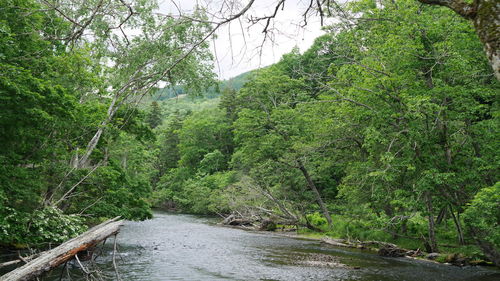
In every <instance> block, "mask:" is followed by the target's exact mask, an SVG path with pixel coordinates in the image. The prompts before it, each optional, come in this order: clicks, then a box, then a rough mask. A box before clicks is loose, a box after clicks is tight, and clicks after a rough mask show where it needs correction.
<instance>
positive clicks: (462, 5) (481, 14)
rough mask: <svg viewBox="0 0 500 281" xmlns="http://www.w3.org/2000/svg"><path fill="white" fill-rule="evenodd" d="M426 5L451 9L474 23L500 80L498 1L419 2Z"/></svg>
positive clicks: (449, 0) (436, 0)
mask: <svg viewBox="0 0 500 281" xmlns="http://www.w3.org/2000/svg"><path fill="white" fill-rule="evenodd" d="M418 1H419V2H421V3H424V4H430V5H438V6H443V7H447V8H450V9H451V10H453V11H454V12H455V13H457V14H459V15H460V16H462V17H464V18H466V19H468V20H470V21H472V23H473V24H474V28H475V29H476V33H477V35H478V36H479V40H481V43H482V44H483V47H484V51H485V53H486V56H487V57H488V60H489V63H490V65H491V67H492V68H493V73H494V74H495V77H496V78H497V79H498V80H500V5H499V4H498V0H474V2H473V3H471V4H469V3H466V2H465V1H463V0H418Z"/></svg>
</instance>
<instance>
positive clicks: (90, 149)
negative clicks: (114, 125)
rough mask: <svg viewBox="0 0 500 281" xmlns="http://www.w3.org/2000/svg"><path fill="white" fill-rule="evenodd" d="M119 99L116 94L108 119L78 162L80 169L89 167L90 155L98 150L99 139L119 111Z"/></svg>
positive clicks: (102, 123)
mask: <svg viewBox="0 0 500 281" xmlns="http://www.w3.org/2000/svg"><path fill="white" fill-rule="evenodd" d="M118 97H119V94H115V95H114V96H113V100H112V101H111V104H110V105H109V107H108V113H107V116H106V119H104V120H103V121H102V122H101V124H100V126H99V128H97V131H96V133H95V134H94V136H93V137H92V139H91V140H90V141H89V143H88V144H87V148H86V149H85V153H84V154H83V155H82V158H80V161H79V162H78V167H79V168H82V167H85V166H86V165H87V161H88V159H89V157H90V155H91V154H92V152H93V151H94V149H95V148H96V146H97V144H98V143H99V139H101V136H102V133H103V132H104V129H105V128H106V126H107V125H108V124H109V122H111V120H112V119H113V117H114V115H115V113H116V111H117V110H118V105H117V104H116V103H117V101H118Z"/></svg>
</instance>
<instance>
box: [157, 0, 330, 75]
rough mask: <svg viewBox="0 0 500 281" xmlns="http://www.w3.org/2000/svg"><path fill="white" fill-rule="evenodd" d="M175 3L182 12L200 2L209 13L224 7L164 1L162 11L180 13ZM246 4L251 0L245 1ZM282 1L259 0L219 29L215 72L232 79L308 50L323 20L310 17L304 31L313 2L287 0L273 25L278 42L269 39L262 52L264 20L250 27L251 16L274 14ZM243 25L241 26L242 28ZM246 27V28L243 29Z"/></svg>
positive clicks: (217, 1) (213, 3)
mask: <svg viewBox="0 0 500 281" xmlns="http://www.w3.org/2000/svg"><path fill="white" fill-rule="evenodd" d="M173 1H175V3H176V4H177V6H178V7H180V9H181V10H184V11H189V10H192V8H193V7H194V5H195V4H196V3H197V2H198V3H200V4H201V5H204V7H208V10H209V11H210V10H213V11H216V10H217V9H218V8H219V7H220V0H211V1H210V0H203V1H202V0H198V1H197V0H182V1H181V0H160V12H161V13H165V14H168V13H171V14H178V11H177V8H176V7H175V5H173V4H172V2H173ZM241 2H243V4H242V5H246V3H247V2H248V1H247V0H243V1H241ZM277 2H278V1H275V0H272V1H266V0H256V1H255V3H254V5H253V7H252V8H251V10H250V11H248V12H247V14H246V15H245V16H244V17H242V18H240V21H239V22H238V21H234V22H232V23H231V24H229V25H226V26H224V27H222V28H221V29H219V31H218V32H217V38H216V39H215V40H212V42H211V45H212V51H213V53H214V54H216V58H217V61H216V63H215V69H214V70H215V72H216V73H217V74H218V76H219V78H221V79H228V78H231V77H234V76H236V75H238V74H240V73H243V72H246V71H249V70H252V69H256V68H259V67H264V66H268V65H270V64H273V63H275V62H277V61H278V60H279V59H280V58H281V56H282V55H283V54H286V53H288V52H290V51H291V50H292V48H293V47H294V46H298V47H299V49H300V51H301V52H303V51H305V50H307V49H308V48H309V47H310V46H311V45H312V43H313V42H314V39H315V38H316V37H318V36H320V35H322V34H323V31H321V26H320V22H319V17H314V16H313V17H310V18H309V19H308V24H307V26H306V27H304V28H301V27H300V24H301V23H302V21H303V17H302V14H303V13H304V11H305V10H306V8H307V5H308V4H309V2H310V0H287V1H286V2H285V8H284V10H281V9H280V10H279V11H278V14H277V16H276V18H275V19H274V21H272V23H271V25H272V26H271V27H270V28H273V30H274V32H273V35H274V40H273V41H272V42H271V41H270V40H267V41H266V43H265V45H264V47H263V48H262V53H261V52H260V51H261V48H260V46H261V44H262V40H263V39H264V34H263V33H262V30H263V29H264V23H265V22H264V21H262V22H261V23H259V24H257V25H254V26H250V23H249V22H248V17H249V16H250V15H253V16H261V17H262V16H264V15H270V14H272V12H273V11H274V7H275V6H276V3H277ZM240 22H241V25H240ZM242 27H243V29H242Z"/></svg>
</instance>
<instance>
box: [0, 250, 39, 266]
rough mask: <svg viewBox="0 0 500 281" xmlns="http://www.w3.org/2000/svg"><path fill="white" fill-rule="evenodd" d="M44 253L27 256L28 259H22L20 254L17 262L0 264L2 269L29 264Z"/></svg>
mask: <svg viewBox="0 0 500 281" xmlns="http://www.w3.org/2000/svg"><path fill="white" fill-rule="evenodd" d="M43 253H44V252H41V253H36V254H33V255H31V256H26V257H22V256H21V255H20V254H19V258H18V259H17V260H11V261H7V262H3V263H0V268H2V267H6V266H11V265H14V264H18V263H22V262H24V263H27V262H29V261H30V260H32V259H34V258H36V257H38V256H40V255H41V254H43Z"/></svg>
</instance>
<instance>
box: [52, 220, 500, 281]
mask: <svg viewBox="0 0 500 281" xmlns="http://www.w3.org/2000/svg"><path fill="white" fill-rule="evenodd" d="M117 248H118V253H119V254H117V255H116V256H115V260H116V263H117V264H118V273H119V275H120V278H121V279H122V280H124V281H128V280H145V281H146V280H147V281H156V280H162V281H164V280H189V281H195V280H269V281H270V280H366V281H375V280H384V281H392V280H394V281H404V280H408V281H411V280H426V281H431V280H484V281H493V280H500V270H498V269H495V268H492V267H464V268H460V267H455V266H448V265H442V264H435V263H430V262H426V261H416V260H410V259H405V258H385V257H380V256H378V255H376V254H374V253H372V252H369V251H363V250H358V249H344V248H335V247H331V246H327V245H323V244H321V243H320V242H319V241H314V240H307V239H298V238H292V237H284V236H281V235H276V234H273V233H271V232H253V231H244V230H240V229H234V228H228V227H222V226H218V225H216V220H214V219H213V218H204V217H196V216H190V215H178V214H169V213H163V212H156V213H155V215H154V218H153V219H152V220H147V221H143V222H126V223H125V225H124V226H123V227H122V230H121V232H120V234H119V235H118V240H117ZM102 251H103V252H102V255H101V256H100V257H98V258H97V260H96V262H97V265H98V268H100V270H101V273H100V276H101V277H102V279H103V280H116V279H117V277H116V272H115V270H114V269H113V262H112V260H113V259H112V256H113V255H112V253H113V239H112V238H111V239H110V240H109V241H108V242H107V244H106V246H105V247H104V248H103V250H102ZM78 267H79V265H78V264H77V263H72V264H70V265H68V268H67V269H64V270H63V269H62V268H59V269H57V270H54V271H52V272H51V273H50V274H48V275H46V276H45V277H44V278H43V280H60V277H61V276H63V278H62V280H85V279H84V277H83V276H82V274H81V271H80V270H78ZM62 270H63V271H62ZM68 274H69V275H70V277H71V279H70V278H69V277H67V276H68Z"/></svg>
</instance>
